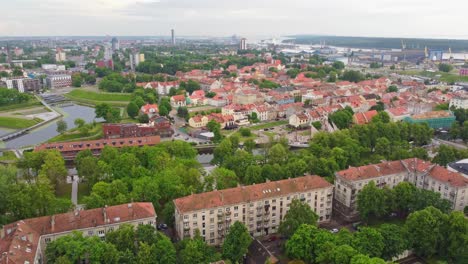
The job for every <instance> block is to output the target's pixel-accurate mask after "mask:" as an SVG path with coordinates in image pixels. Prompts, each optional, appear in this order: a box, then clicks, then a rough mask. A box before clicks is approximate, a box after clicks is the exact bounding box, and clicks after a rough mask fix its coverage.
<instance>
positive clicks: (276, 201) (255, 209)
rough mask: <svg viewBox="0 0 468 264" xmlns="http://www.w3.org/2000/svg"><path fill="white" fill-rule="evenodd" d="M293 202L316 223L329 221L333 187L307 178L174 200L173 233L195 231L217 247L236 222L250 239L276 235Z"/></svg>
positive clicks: (316, 178) (314, 177)
mask: <svg viewBox="0 0 468 264" xmlns="http://www.w3.org/2000/svg"><path fill="white" fill-rule="evenodd" d="M293 199H299V200H301V201H303V202H306V203H307V204H308V205H309V206H310V207H311V208H312V210H314V211H315V212H316V213H317V215H318V216H319V222H326V221H329V220H330V218H331V214H332V200H333V185H332V184H330V183H329V182H327V181H326V180H325V179H323V178H321V177H319V176H311V175H309V176H304V177H299V178H294V179H287V180H280V181H274V182H271V181H268V182H266V183H261V184H254V185H249V186H241V187H236V188H231V189H225V190H219V191H218V190H215V191H212V192H206V193H200V194H193V195H190V196H186V197H182V198H179V199H176V200H174V204H175V229H176V233H177V236H178V237H179V238H180V239H183V238H185V237H193V236H194V235H195V233H196V232H197V230H199V231H200V234H201V236H202V237H203V238H204V240H205V241H206V242H207V243H208V244H209V245H220V244H221V243H222V242H223V240H224V237H225V236H226V234H227V232H228V230H229V227H230V225H231V224H233V223H234V222H236V221H239V222H241V223H243V224H245V226H246V227H247V229H248V230H249V232H250V234H251V235H252V236H262V235H268V234H271V233H276V232H277V231H278V227H279V224H280V222H281V220H282V219H283V218H284V216H285V215H286V212H287V211H288V210H289V206H290V203H291V202H292V200H293Z"/></svg>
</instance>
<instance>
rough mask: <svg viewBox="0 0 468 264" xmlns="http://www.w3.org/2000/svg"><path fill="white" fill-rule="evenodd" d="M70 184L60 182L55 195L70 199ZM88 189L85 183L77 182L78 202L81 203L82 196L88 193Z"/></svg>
mask: <svg viewBox="0 0 468 264" xmlns="http://www.w3.org/2000/svg"><path fill="white" fill-rule="evenodd" d="M71 191H72V185H71V183H62V184H60V185H59V186H58V189H57V191H56V195H57V197H58V198H63V199H71ZM89 193H90V190H89V187H88V184H87V183H85V182H84V183H79V184H78V204H82V203H83V198H84V197H85V196H87V195H89Z"/></svg>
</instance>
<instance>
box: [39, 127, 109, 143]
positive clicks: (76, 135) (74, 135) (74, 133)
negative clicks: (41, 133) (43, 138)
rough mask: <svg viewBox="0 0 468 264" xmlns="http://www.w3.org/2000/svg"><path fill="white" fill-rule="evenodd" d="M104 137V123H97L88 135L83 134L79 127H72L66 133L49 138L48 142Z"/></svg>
mask: <svg viewBox="0 0 468 264" xmlns="http://www.w3.org/2000/svg"><path fill="white" fill-rule="evenodd" d="M100 138H102V124H101V123H97V124H96V126H95V127H93V128H92V129H91V130H90V131H89V133H88V134H87V135H83V134H81V133H80V132H79V131H78V129H77V128H73V129H70V130H68V131H66V132H65V133H63V134H61V135H58V136H55V137H53V138H51V139H49V140H48V141H47V142H49V143H52V142H63V141H79V140H93V139H100Z"/></svg>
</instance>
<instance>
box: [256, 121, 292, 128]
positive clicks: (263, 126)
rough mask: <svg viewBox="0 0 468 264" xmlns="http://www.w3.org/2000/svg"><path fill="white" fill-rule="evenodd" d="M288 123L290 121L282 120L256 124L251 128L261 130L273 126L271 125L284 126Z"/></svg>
mask: <svg viewBox="0 0 468 264" xmlns="http://www.w3.org/2000/svg"><path fill="white" fill-rule="evenodd" d="M287 124H288V121H286V120H282V121H274V122H269V123H265V124H260V125H255V126H251V127H249V128H250V130H260V129H265V128H271V127H276V126H283V125H287Z"/></svg>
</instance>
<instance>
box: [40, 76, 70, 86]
mask: <svg viewBox="0 0 468 264" xmlns="http://www.w3.org/2000/svg"><path fill="white" fill-rule="evenodd" d="M45 81H46V86H47V87H48V88H62V87H69V86H71V84H72V78H71V75H70V74H60V73H57V74H49V75H47V77H46V79H45Z"/></svg>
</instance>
